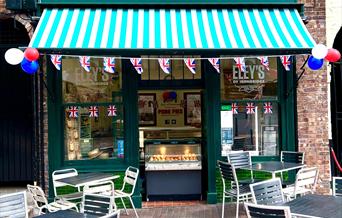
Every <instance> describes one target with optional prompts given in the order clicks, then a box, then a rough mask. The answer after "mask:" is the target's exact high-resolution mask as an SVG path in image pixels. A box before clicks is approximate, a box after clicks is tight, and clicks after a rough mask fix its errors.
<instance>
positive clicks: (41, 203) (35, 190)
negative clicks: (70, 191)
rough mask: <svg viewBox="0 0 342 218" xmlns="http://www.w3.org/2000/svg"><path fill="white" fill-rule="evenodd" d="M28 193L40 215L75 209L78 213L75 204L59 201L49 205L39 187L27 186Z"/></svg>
mask: <svg viewBox="0 0 342 218" xmlns="http://www.w3.org/2000/svg"><path fill="white" fill-rule="evenodd" d="M27 191H28V192H29V193H30V194H31V196H32V198H33V201H34V204H35V207H36V208H37V209H38V210H39V215H40V214H42V213H44V211H47V212H50V213H51V212H56V211H58V210H69V209H75V210H76V211H77V212H78V208H77V206H76V204H75V203H71V202H68V201H64V200H57V201H54V202H51V203H48V201H47V199H46V197H45V194H44V192H43V190H42V189H41V188H40V187H39V186H34V185H27Z"/></svg>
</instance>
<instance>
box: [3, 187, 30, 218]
mask: <svg viewBox="0 0 342 218" xmlns="http://www.w3.org/2000/svg"><path fill="white" fill-rule="evenodd" d="M26 200H27V198H26V192H25V191H23V192H16V193H11V194H6V195H1V196H0V217H24V218H28V213H27V202H26Z"/></svg>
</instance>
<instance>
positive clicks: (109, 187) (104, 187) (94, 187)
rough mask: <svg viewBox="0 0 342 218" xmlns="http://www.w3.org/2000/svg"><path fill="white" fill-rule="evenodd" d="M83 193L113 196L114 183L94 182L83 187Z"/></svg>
mask: <svg viewBox="0 0 342 218" xmlns="http://www.w3.org/2000/svg"><path fill="white" fill-rule="evenodd" d="M83 193H87V194H104V195H113V194H114V183H113V181H110V180H107V181H102V182H96V183H93V184H89V185H85V186H84V187H83Z"/></svg>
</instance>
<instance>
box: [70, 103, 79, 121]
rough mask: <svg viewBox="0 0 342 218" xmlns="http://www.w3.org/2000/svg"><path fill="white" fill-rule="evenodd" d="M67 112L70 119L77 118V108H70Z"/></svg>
mask: <svg viewBox="0 0 342 218" xmlns="http://www.w3.org/2000/svg"><path fill="white" fill-rule="evenodd" d="M68 112H69V117H70V118H76V117H78V107H77V106H70V107H69V110H68Z"/></svg>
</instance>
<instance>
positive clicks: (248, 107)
mask: <svg viewBox="0 0 342 218" xmlns="http://www.w3.org/2000/svg"><path fill="white" fill-rule="evenodd" d="M246 114H255V106H254V103H247V105H246Z"/></svg>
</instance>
